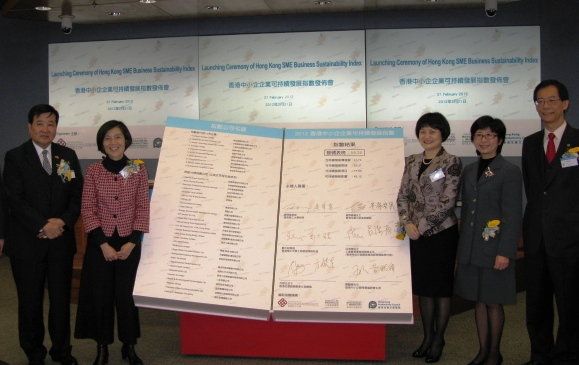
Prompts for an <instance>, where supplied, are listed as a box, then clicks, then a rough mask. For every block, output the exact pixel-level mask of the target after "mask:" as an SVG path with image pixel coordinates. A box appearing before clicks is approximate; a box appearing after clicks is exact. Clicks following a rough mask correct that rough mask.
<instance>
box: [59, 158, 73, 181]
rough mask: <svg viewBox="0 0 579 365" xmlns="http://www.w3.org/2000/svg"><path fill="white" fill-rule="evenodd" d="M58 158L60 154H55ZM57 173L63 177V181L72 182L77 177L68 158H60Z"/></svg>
mask: <svg viewBox="0 0 579 365" xmlns="http://www.w3.org/2000/svg"><path fill="white" fill-rule="evenodd" d="M55 157H56V158H58V156H55ZM56 167H57V168H56V173H57V174H58V176H60V178H61V179H62V182H70V181H71V180H72V179H74V178H75V177H76V175H75V173H74V170H73V169H71V168H70V163H69V162H68V161H66V160H60V161H59V162H58V164H57V165H56Z"/></svg>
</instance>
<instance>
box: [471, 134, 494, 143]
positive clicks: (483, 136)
mask: <svg viewBox="0 0 579 365" xmlns="http://www.w3.org/2000/svg"><path fill="white" fill-rule="evenodd" d="M474 138H475V139H486V140H487V141H489V140H491V139H495V138H497V134H496V133H475V134H474Z"/></svg>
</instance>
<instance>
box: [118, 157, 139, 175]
mask: <svg viewBox="0 0 579 365" xmlns="http://www.w3.org/2000/svg"><path fill="white" fill-rule="evenodd" d="M143 165H145V162H144V161H143V160H128V161H127V165H126V166H125V167H124V168H123V169H122V170H121V172H120V174H121V176H122V177H124V178H125V179H128V178H129V177H130V176H131V175H134V174H136V173H137V172H139V170H140V169H141V166H143Z"/></svg>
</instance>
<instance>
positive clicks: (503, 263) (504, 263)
mask: <svg viewBox="0 0 579 365" xmlns="http://www.w3.org/2000/svg"><path fill="white" fill-rule="evenodd" d="M507 267H509V258H508V257H505V256H501V255H497V257H495V266H494V267H493V268H494V269H495V270H504V269H506V268H507Z"/></svg>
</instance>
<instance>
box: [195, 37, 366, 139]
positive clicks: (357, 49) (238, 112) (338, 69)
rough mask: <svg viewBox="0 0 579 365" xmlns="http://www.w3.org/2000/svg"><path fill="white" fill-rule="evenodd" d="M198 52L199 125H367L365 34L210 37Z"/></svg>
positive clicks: (314, 126) (287, 126) (201, 42)
mask: <svg viewBox="0 0 579 365" xmlns="http://www.w3.org/2000/svg"><path fill="white" fill-rule="evenodd" d="M199 46H200V50H199V67H200V74H199V76H200V79H199V85H200V92H199V99H200V108H201V109H200V117H201V118H202V119H207V120H219V121H225V122H236V123H246V124H262V125H268V126H276V127H286V128H300V127H301V128H327V127H341V128H345V127H362V128H363V127H365V126H366V83H365V70H366V63H365V55H364V31H341V32H311V33H280V34H252V35H228V36H208V37H200V39H199Z"/></svg>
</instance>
